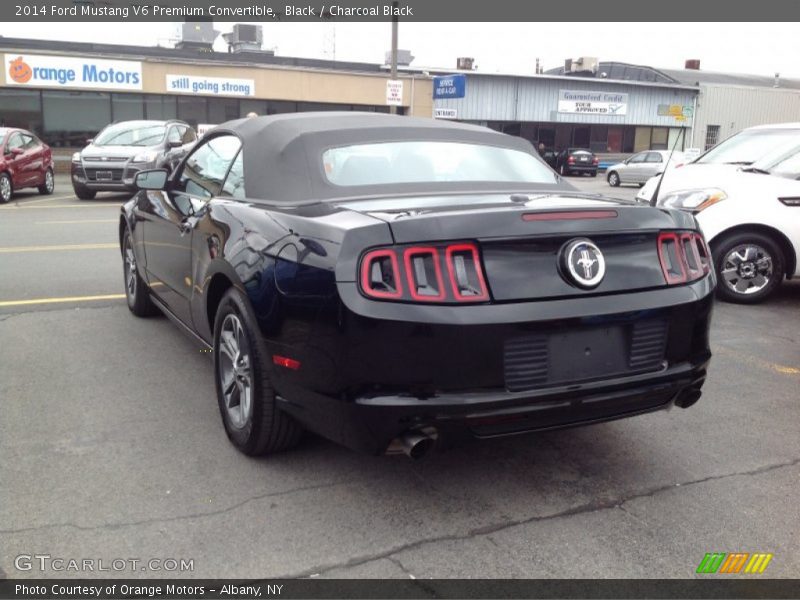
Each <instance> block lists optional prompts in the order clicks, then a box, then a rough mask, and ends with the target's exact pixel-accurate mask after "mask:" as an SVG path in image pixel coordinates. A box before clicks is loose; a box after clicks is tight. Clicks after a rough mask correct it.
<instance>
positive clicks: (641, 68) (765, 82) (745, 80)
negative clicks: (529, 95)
mask: <svg viewBox="0 0 800 600" xmlns="http://www.w3.org/2000/svg"><path fill="white" fill-rule="evenodd" d="M546 73H547V74H548V75H562V76H563V75H564V67H558V68H555V69H549V70H548V71H546ZM603 74H605V77H604V76H603ZM567 76H568V77H574V78H576V79H606V78H607V79H615V80H626V81H627V80H630V81H638V82H654V83H674V84H681V85H690V86H699V85H701V84H717V85H734V86H749V87H768V88H773V87H775V78H774V77H769V76H766V75H747V74H742V73H720V72H718V71H701V70H699V69H656V68H654V67H648V66H645V65H632V64H629V63H623V62H613V61H602V62H599V63H598V64H597V72H596V73H575V74H569V75H567ZM778 88H784V89H792V90H800V79H787V78H780V79H779V85H778Z"/></svg>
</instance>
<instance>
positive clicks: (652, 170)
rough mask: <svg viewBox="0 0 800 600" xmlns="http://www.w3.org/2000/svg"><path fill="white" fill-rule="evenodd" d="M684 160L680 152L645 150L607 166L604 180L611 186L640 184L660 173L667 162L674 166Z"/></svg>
mask: <svg viewBox="0 0 800 600" xmlns="http://www.w3.org/2000/svg"><path fill="white" fill-rule="evenodd" d="M684 162H686V158H685V157H684V155H683V153H682V152H671V151H670V150H647V151H645V152H639V153H637V154H634V155H633V156H631V157H630V158H628V159H626V160H623V161H622V162H620V163H617V164H615V165H611V166H610V167H608V169H607V170H606V180H607V181H608V185H610V186H611V187H617V186H618V185H620V184H623V183H638V184H639V185H640V186H641V185H644V184H645V182H646V181H647V180H648V179H650V178H651V177H653V176H654V175H656V174H657V173H661V172H662V171H663V170H664V168H665V167H666V166H667V164H669V165H670V166H673V167H674V166H679V165H682V164H683V163H684Z"/></svg>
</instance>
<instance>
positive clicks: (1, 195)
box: [0, 173, 14, 204]
mask: <svg viewBox="0 0 800 600" xmlns="http://www.w3.org/2000/svg"><path fill="white" fill-rule="evenodd" d="M13 193H14V187H13V186H12V185H11V178H10V177H9V176H8V174H7V173H0V204H5V203H6V202H8V201H10V200H11V196H12V194H13Z"/></svg>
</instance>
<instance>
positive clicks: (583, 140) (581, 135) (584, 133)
mask: <svg viewBox="0 0 800 600" xmlns="http://www.w3.org/2000/svg"><path fill="white" fill-rule="evenodd" d="M590 131H591V128H590V127H589V126H588V125H587V126H580V125H576V126H575V130H574V131H573V133H572V146H573V147H575V148H588V147H589V144H590V141H589V140H590V137H589V135H590V134H589V132H590Z"/></svg>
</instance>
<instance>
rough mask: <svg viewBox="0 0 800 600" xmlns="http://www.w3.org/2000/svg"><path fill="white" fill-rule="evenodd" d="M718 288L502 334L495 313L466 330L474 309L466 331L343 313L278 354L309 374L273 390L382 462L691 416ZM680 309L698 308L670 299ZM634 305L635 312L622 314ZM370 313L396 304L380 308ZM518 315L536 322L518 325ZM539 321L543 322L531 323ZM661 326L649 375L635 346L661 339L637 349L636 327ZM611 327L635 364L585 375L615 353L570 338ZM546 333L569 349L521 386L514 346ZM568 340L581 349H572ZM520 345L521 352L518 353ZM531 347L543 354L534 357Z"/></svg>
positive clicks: (593, 341) (284, 377) (555, 312)
mask: <svg viewBox="0 0 800 600" xmlns="http://www.w3.org/2000/svg"><path fill="white" fill-rule="evenodd" d="M712 289H713V285H712V282H711V280H710V279H709V280H707V281H703V282H698V283H696V284H694V285H692V286H684V287H682V288H675V289H670V290H663V291H660V292H640V293H638V294H628V295H626V296H617V297H611V298H609V299H608V302H606V303H604V302H603V301H602V300H599V299H598V298H594V299H591V300H592V308H593V309H594V310H593V311H588V310H582V309H584V308H587V307H585V306H584V305H583V303H582V302H577V301H576V302H577V303H575V302H570V301H553V302H545V303H540V304H538V305H537V306H531V304H520V305H517V306H515V305H513V304H512V305H507V306H497V305H487V306H485V307H483V308H484V309H485V310H486V311H492V314H494V316H495V318H498V317H499V318H502V321H500V322H495V323H492V322H491V319H489V318H488V316H489V314H487V313H485V312H484V311H477V312H476V314H474V315H472V316H474V317H475V321H473V323H474V324H469V323H468V322H465V321H469V320H470V311H464V312H460V311H459V312H457V313H456V314H459V315H460V316H462V317H464V321H462V322H461V323H454V322H453V320H451V321H450V322H449V323H448V322H439V323H437V322H436V321H433V322H431V321H432V320H433V319H432V318H430V317H433V316H438V313H436V312H428V311H424V312H420V313H419V314H417V320H415V321H413V322H408V321H395V320H387V318H388V319H391V318H392V316H395V315H391V316H390V314H385V315H382V318H377V319H376V318H369V317H364V316H359V315H358V314H357V313H355V314H354V313H350V312H349V311H346V314H344V315H343V314H342V313H341V312H340V311H337V312H336V314H335V315H332V317H334V318H335V321H334V322H332V323H328V322H327V320H326V319H323V320H322V322H319V323H318V325H317V327H315V329H314V331H313V333H311V335H310V337H309V339H308V341H307V343H306V344H305V346H304V348H303V349H302V350H297V349H294V350H289V349H287V347H285V346H284V347H281V348H280V349H278V348H276V351H278V350H279V351H278V353H287V352H290V353H291V354H290V355H291V356H292V358H296V359H298V360H299V361H300V362H301V363H302V365H303V366H302V368H301V369H300V370H299V371H292V372H288V371H287V370H281V369H277V370H275V372H274V376H275V387H276V389H277V390H278V393H279V395H280V397H281V406H282V408H283V409H284V410H286V411H287V412H288V413H290V414H292V415H293V416H294V417H295V418H297V419H298V420H299V421H301V422H302V423H303V424H304V425H306V426H307V427H308V428H310V429H312V430H314V431H316V432H317V433H320V434H322V435H324V436H325V437H328V438H330V439H333V440H335V441H337V442H339V443H341V444H343V445H346V446H349V447H351V448H354V449H357V450H360V451H364V452H369V453H373V454H379V453H383V452H385V451H386V449H387V447H388V446H389V444H390V443H391V441H392V440H393V439H395V438H396V437H398V436H400V435H402V434H404V433H407V432H409V431H416V430H423V429H424V430H435V431H436V432H437V437H438V440H439V443H442V444H443V445H447V444H448V443H449V442H450V441H455V440H458V439H460V438H464V437H478V438H484V437H494V436H503V435H513V434H517V433H523V432H529V431H541V430H547V429H554V428H562V427H572V426H577V425H585V424H590V423H596V422H601V421H607V420H612V419H619V418H623V417H628V416H633V415H637V414H642V413H647V412H652V411H657V410H663V409H668V408H670V407H671V406H673V405H675V404H677V405H679V406H684V407H686V406H689V405H691V404H693V403H694V402H695V401H696V400H697V399H698V398H699V395H700V388H701V387H702V385H703V383H704V381H705V377H706V368H707V365H708V362H709V360H710V357H711V354H710V350H709V343H708V329H709V323H710V317H711V311H712V303H713V296H712V295H711V292H712ZM653 294H655V295H653ZM677 298H680V299H685V300H687V301H685V302H680V303H678V304H671V303H670V302H667V300H668V299H670V300H672V301H675V300H676V299H677ZM350 300H351V298H348V299H347V301H346V302H345V304H347V305H350V302H349V301H350ZM623 304H625V305H626V306H625V308H627V310H626V311H625V312H620V308H621V305H623ZM520 307H522V308H520ZM370 308H372V309H375V310H376V311H383V310H386V311H389V310H392V309H393V308H395V307H393V306H392V305H391V304H390V303H382V304H378V303H373V306H370ZM425 308H430V307H425ZM472 308H473V309H476V310H477V309H479V308H481V307H477V306H476V307H472ZM614 308H616V310H614ZM492 309H494V310H492ZM498 309H499V310H498ZM515 309H520V310H524V312H525V313H526V314H525V315H523V314H520V315H516V313H515ZM356 310H358V309H356ZM550 311H552V314H548V313H549V312H550ZM573 311H574V312H573ZM323 312H325V311H323ZM575 313H577V314H575ZM603 313H605V314H603ZM533 315H536V317H539V319H536V320H531V318H532V316H533ZM517 316H518V317H519V320H517V319H516V318H515V317H517ZM426 317H427V318H426ZM480 317H483V318H480ZM523 319H524V320H523ZM653 321H656V322H662V323H665V324H666V327H667V329H666V333H665V334H664V336H665V337H664V346H663V354H662V355H660V356H655V357H650V358H651V359H652V360H651V359H648V360H649V362H647V363H646V364H645V363H644V362H638V361H636V360H635V358H637V357H636V356H635V354H636V352H635V351H634V349H633V348H634V346H635V345H636V344H635V342H636V343H638V344H640V346H638V347H639V348H645V349H646V348H648V347H649V344H650V342H651V340H652V337H651V336H652V335H655V334H656V333H657V331H658V328H649V327H645V328H641V331H644V337H643V338H640V339H639V340H638V342H637V341H636V340H637V338H636V337H628V336H629V335H630V336H633V333H631V332H633V331H634V329H635V328H637V327H638V326H639V324H641V323H652V322H653ZM605 330H607V331H610V332H613V331H617V332H619V330H624V331H625V332H627V333H626V334H625V336H623V337H624V339H625V340H626V341H625V342H624V343H625V344H627V346H626V350H625V351H624V353H622V354H621V356H622V358H623V360H624V361H625V363H624V364H622V365H621V364H620V363H619V362H614V361H612V360H607V363H606V364H608V365H610V369H616V370H614V371H612V370H606V367H605V366H601V367H599V368H596V369H595V370H594V371H592V372H584V371H582V368H583V364H582V363H584V362H586V363H589V362H591V361H590V359H589V358H588V356H590V355H591V356H596V355H598V354H604V352H605V347H603V342H602V336H599V337H598V336H592V335H589V336H588V337H587V338H586V345H587V346H589V345H591V346H592V348H591V352H588V351H589V350H590V349H589V348H588V347H587V348H585V347H584V345H583V339H582V338H581V337H580V336H577V337H569V335H570V332H579V333H580V332H583V331H586V332H592V331H605ZM662 331H663V330H662ZM654 332H656V333H654ZM537 336H542V337H543V338H544V339H547V340H550V339H552V338H558V340H556V342H555V343H551V345H550V350H549V352H550V355H549V357H550V358H548V359H547V360H546V361H545V362H544V364H545V365H547V364H548V363H547V361H548V360H549V361H550V362H549V365H550V366H548V367H547V369H548V371H549V376H548V377H546V378H543V379H540V380H535V379H526V378H525V377H522V378H521V379H520V378H519V377H517V375H519V373H518V372H513V367H512V368H509V364H510V363H509V344H512V345H513V344H514V343H515V342H516V341H517V340H520V339H522V340H525V341H527V340H530V339H535V338H536V337H537ZM565 339H566V340H567V341H568V342H569V344H573V342H575V343H576V344H580V347H574V345H573V346H567V347H566V348H565V346H564V345H563V340H565ZM616 347H617V348H619V347H620V346H619V344H617V346H616ZM517 348H518V346H514V347H513V348H512V352H513V353H517V352H519V350H518V349H517ZM528 350H530V351H531V352H532V353H535V352H536V351H537V350H536V348H535V347H534V348H533V349H531V348H527V349H524V350H523V351H524V352H527V351H528ZM576 350H577V352H575V351H576ZM584 351H587V352H586V353H585V354H586V357H587V358H586V359H585V361H584ZM531 356H532V355H531ZM574 363H581V364H578V365H577V366H576V365H575V364H574ZM634 363H637V364H639V365H642V366H641V368H634V366H633V365H634ZM565 365H566V366H565ZM539 368H540V365H539V364H536V363H535V362H534V363H527V364H524V365H522V369H523V373H522V374H523V376H524V375H525V372H524V371H525V369H528V371H529V372H530V371H535V370H536V369H539Z"/></svg>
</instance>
